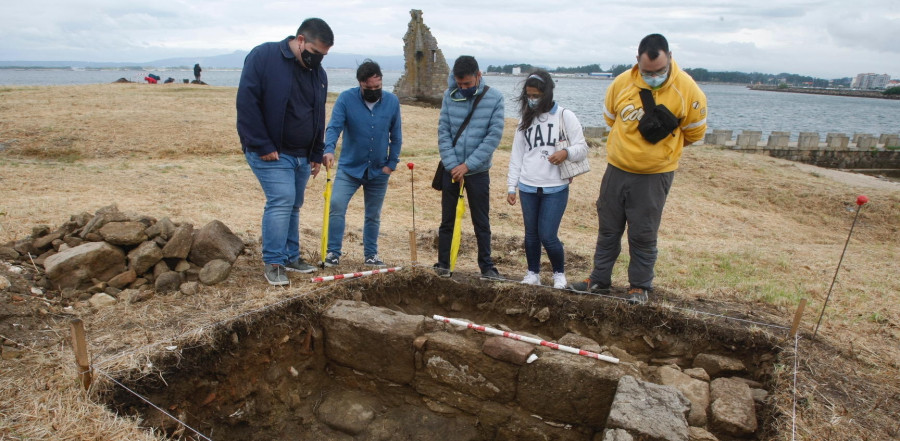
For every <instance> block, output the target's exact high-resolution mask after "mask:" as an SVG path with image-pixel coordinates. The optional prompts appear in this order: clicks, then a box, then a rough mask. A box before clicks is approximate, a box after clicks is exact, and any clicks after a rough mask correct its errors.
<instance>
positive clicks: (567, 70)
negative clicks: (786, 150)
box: [487, 63, 852, 87]
mask: <svg viewBox="0 0 900 441" xmlns="http://www.w3.org/2000/svg"><path fill="white" fill-rule="evenodd" d="M631 67H632V65H631V64H615V65H613V66H611V67H610V68H609V69H608V70H604V69H603V68H602V67H601V66H600V65H599V64H588V65H585V66H576V67H557V68H556V69H552V70H549V69H548V70H549V72H551V73H559V74H576V75H577V74H584V75H587V74H590V73H592V72H606V73H611V74H612V76H616V75H619V74H620V73H622V72H625V71H627V70H629V69H631ZM514 68H519V69H520V71H521V72H522V73H529V72H532V71H534V70H535V69H537V68H538V67H536V66H532V65H531V64H526V63H522V64H506V65H503V66H494V65H490V66H488V68H487V72H489V73H505V74H512V72H513V69H514ZM683 70H684V71H685V72H687V73H688V75H690V76H691V77H693V78H694V80H695V81H699V82H705V83H738V84H773V85H776V84H790V85H794V86H806V87H840V86H843V87H850V83H851V82H852V78H850V77H845V78H837V79H825V78H816V77H810V76H805V75H798V74H792V73H786V72H785V73H779V74H767V73H760V72H750V73H746V72H729V71H725V72H716V71H709V70H706V69H703V68H686V69H683Z"/></svg>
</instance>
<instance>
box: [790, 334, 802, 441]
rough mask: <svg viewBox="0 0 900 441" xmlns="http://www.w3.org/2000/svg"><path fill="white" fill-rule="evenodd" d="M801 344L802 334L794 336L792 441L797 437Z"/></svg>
mask: <svg viewBox="0 0 900 441" xmlns="http://www.w3.org/2000/svg"><path fill="white" fill-rule="evenodd" d="M799 342H800V333H799V332H798V333H797V335H796V336H794V391H793V397H794V398H793V399H794V410H793V411H792V412H791V441H794V439H795V438H796V437H797V369H799V364H800V350H799V349H798V348H799Z"/></svg>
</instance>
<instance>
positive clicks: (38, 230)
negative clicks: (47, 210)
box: [31, 224, 50, 239]
mask: <svg viewBox="0 0 900 441" xmlns="http://www.w3.org/2000/svg"><path fill="white" fill-rule="evenodd" d="M48 234H50V225H45V224H41V225H35V226H33V227H31V238H32V239H37V238H39V237H44V236H46V235H48Z"/></svg>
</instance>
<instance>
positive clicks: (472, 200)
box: [434, 55, 503, 279]
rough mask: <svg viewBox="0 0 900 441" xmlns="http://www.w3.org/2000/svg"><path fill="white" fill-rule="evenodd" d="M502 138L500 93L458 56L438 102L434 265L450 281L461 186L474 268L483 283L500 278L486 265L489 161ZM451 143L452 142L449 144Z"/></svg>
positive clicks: (488, 255)
mask: <svg viewBox="0 0 900 441" xmlns="http://www.w3.org/2000/svg"><path fill="white" fill-rule="evenodd" d="M479 98H480V101H479V102H478V105H477V107H475V110H474V112H473V113H472V118H471V119H470V120H469V123H468V124H467V125H466V126H465V127H464V128H463V131H462V133H460V134H459V136H458V139H457V132H459V129H460V126H462V125H463V122H464V121H465V119H466V116H468V115H469V112H470V111H472V107H473V105H474V104H475V101H476V100H478V99H479ZM502 136H503V94H502V93H500V91H498V90H496V89H491V88H489V87H487V85H485V84H484V79H483V78H482V76H481V70H479V68H478V62H477V61H476V60H475V58H474V57H471V56H469V55H463V56H461V57H459V58H457V59H456V62H455V63H454V64H453V73H452V75H451V76H450V78H449V79H448V89H447V91H446V92H444V99H443V102H442V103H441V117H440V120H439V122H438V147H439V149H440V153H441V162H443V164H444V176H443V189H442V194H441V226H440V228H439V229H438V262H437V263H436V264H435V265H434V269H435V271H436V272H437V273H438V274H439V275H441V276H445V277H449V276H450V271H449V268H450V242H451V240H452V236H453V225H454V223H455V221H456V203H457V200H458V198H459V185H460V182H462V183H463V185H465V191H466V194H467V195H468V198H469V211H470V212H471V215H472V225H473V226H474V228H475V239H476V240H477V242H478V268H479V269H480V270H481V276H482V278H485V279H498V278H500V274H498V273H497V269H496V268H494V262H493V260H491V224H490V219H489V217H488V216H489V214H490V189H491V178H490V173H489V169H490V168H491V158H492V157H493V156H494V150H496V149H497V146H498V145H499V144H500V138H501V137H502ZM454 140H455V142H454Z"/></svg>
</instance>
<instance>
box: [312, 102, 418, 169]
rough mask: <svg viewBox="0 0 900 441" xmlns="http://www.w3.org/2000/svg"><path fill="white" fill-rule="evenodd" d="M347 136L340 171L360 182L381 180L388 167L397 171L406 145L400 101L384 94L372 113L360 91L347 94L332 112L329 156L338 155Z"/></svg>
mask: <svg viewBox="0 0 900 441" xmlns="http://www.w3.org/2000/svg"><path fill="white" fill-rule="evenodd" d="M341 133H343V135H344V136H343V142H341V155H340V158H339V159H338V168H340V169H341V170H343V171H344V172H345V173H347V174H349V175H350V176H353V177H355V178H357V179H362V178H363V176H365V173H366V170H369V176H378V174H379V173H382V171H381V169H382V168H383V167H385V166H387V167H388V168H390V169H391V170H394V169H396V168H397V163H398V162H399V161H400V148H401V146H402V144H403V137H402V134H401V122H400V100H398V99H397V96H396V95H394V94H392V93H390V92H387V91H384V92H382V94H381V99H380V100H378V102H376V103H375V105H374V106H372V108H371V109H370V108H369V107H368V106H367V105H366V101H365V100H364V99H363V97H362V92H361V91H360V88H359V87H354V88H352V89H348V90H345V91H343V92H341V94H340V95H339V96H338V99H337V101H336V102H335V103H334V108H333V109H332V110H331V120H330V121H329V122H328V128H327V129H326V130H325V153H332V154H333V153H334V152H335V150H336V148H337V145H336V144H337V140H338V138H339V137H340V136H341Z"/></svg>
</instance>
